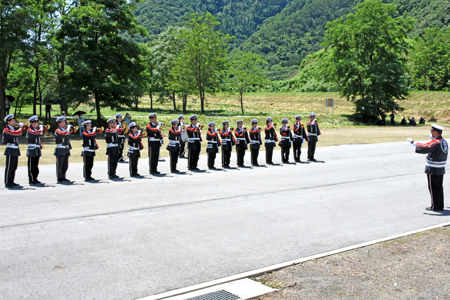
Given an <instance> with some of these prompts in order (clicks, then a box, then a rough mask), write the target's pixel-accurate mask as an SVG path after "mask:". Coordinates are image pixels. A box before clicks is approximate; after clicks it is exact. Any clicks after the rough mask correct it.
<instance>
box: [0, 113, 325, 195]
mask: <svg viewBox="0 0 450 300" xmlns="http://www.w3.org/2000/svg"><path fill="white" fill-rule="evenodd" d="M120 117H121V115H120V114H118V116H116V118H112V119H109V120H108V121H107V122H108V128H107V129H106V131H105V140H106V144H107V149H106V154H107V155H108V176H109V178H110V179H114V178H118V176H117V175H116V169H117V164H118V161H119V160H120V158H121V157H122V153H121V152H122V151H123V146H122V147H120V144H121V138H122V137H123V138H125V136H124V135H123V129H122V127H121V126H120ZM315 117H316V115H315V114H314V113H311V114H310V121H309V122H308V123H307V127H306V128H305V127H304V126H303V124H302V123H301V122H300V121H301V119H302V117H301V116H297V117H296V123H295V124H294V125H293V126H292V129H293V133H292V132H291V130H290V128H289V126H288V119H283V120H282V123H283V126H282V127H281V128H280V135H281V139H280V140H279V139H278V136H277V134H276V132H275V128H274V127H273V124H272V122H273V119H272V118H271V117H269V118H267V119H266V127H265V141H264V145H265V148H266V163H267V164H273V162H272V155H273V148H274V147H275V146H276V142H278V141H279V146H280V147H281V155H282V162H283V163H288V162H289V152H290V147H291V144H293V146H294V157H295V161H296V162H300V155H301V146H302V143H303V141H304V140H306V141H308V160H310V161H315V159H314V152H315V146H316V142H317V140H318V138H317V137H318V136H319V135H320V130H319V126H318V124H317V121H316V119H315ZM149 119H150V122H149V124H148V125H147V127H146V135H145V136H144V134H143V133H142V132H141V131H139V130H138V129H137V126H136V123H134V122H132V123H131V124H129V128H130V130H129V133H128V145H129V148H128V153H127V155H128V157H129V169H130V176H132V177H135V176H140V175H139V173H138V167H137V166H138V160H139V157H140V151H141V150H142V149H144V146H143V144H142V139H143V138H144V137H146V138H147V139H148V156H149V169H150V174H159V173H160V172H159V171H158V169H157V168H158V158H159V152H160V148H161V145H162V144H163V138H164V137H163V135H162V133H161V130H160V128H159V126H158V122H157V115H156V113H153V114H150V115H149ZM182 120H183V116H182V115H180V116H179V118H178V120H173V121H172V122H171V128H170V129H169V136H168V139H169V144H168V146H167V150H168V151H169V154H170V169H171V172H173V173H177V172H179V171H178V170H177V169H176V166H177V162H178V157H179V156H180V154H181V153H182V152H183V148H184V147H183V144H184V142H187V144H188V147H187V148H188V150H189V151H188V169H189V170H199V169H198V160H199V155H200V150H201V142H202V137H201V132H200V128H199V126H198V125H197V116H196V115H193V116H191V117H190V123H191V124H190V125H188V126H186V127H185V128H183V127H184V126H180V125H182V124H183V123H182ZM28 121H29V122H30V124H31V125H30V127H29V128H28V129H27V139H28V149H27V156H28V177H29V183H30V184H39V183H40V182H39V180H38V179H37V177H38V174H39V168H38V165H39V157H40V156H41V149H42V143H41V141H40V138H41V136H42V135H43V127H42V125H39V120H38V117H37V116H33V117H31V118H30V119H29V120H28ZM5 122H6V123H7V126H6V128H5V129H4V131H3V143H4V144H6V150H5V153H4V154H5V155H6V168H5V186H6V187H14V186H17V185H18V184H16V183H14V177H15V171H16V169H17V162H18V156H20V150H19V142H18V137H19V136H21V135H22V132H23V124H19V126H20V127H21V128H19V129H18V130H15V129H14V124H15V119H14V115H12V114H11V115H8V116H6V117H5ZM56 122H57V124H58V128H57V129H56V131H55V142H56V148H55V151H54V155H55V156H56V173H57V180H58V182H65V181H69V180H68V179H67V178H66V172H67V169H68V161H69V156H70V149H71V148H72V147H71V144H70V138H69V134H70V133H71V132H73V128H71V126H70V125H67V124H66V118H65V117H64V116H61V117H59V118H57V119H56ZM251 123H252V127H251V129H250V130H249V131H247V130H246V128H245V127H243V121H237V128H236V130H235V131H234V136H233V134H232V130H230V128H229V121H223V122H222V124H223V128H222V129H221V130H217V129H216V128H215V122H210V123H209V124H208V127H209V128H208V131H207V134H206V138H207V141H208V145H207V149H206V152H207V155H208V168H210V169H215V167H214V162H215V158H216V154H217V153H218V152H219V147H221V148H222V166H223V167H224V168H229V167H230V157H231V151H232V148H233V146H236V151H237V165H238V166H239V167H243V166H244V156H245V151H246V150H247V149H248V144H250V150H251V163H252V165H253V166H257V165H258V154H259V149H260V145H261V144H262V140H261V133H262V129H261V127H259V126H258V120H256V119H254V120H252V122H251ZM83 127H84V131H83V133H82V136H83V151H82V154H81V155H82V156H83V162H84V168H83V172H84V174H83V176H84V178H85V180H86V181H90V180H94V178H92V176H91V175H92V167H93V164H94V156H95V151H96V150H97V149H98V144H97V142H96V139H95V137H96V135H97V134H98V132H97V129H96V128H92V123H91V121H90V120H88V121H85V122H83ZM184 132H186V133H187V141H184V140H183V138H182V133H184ZM219 136H220V139H219Z"/></svg>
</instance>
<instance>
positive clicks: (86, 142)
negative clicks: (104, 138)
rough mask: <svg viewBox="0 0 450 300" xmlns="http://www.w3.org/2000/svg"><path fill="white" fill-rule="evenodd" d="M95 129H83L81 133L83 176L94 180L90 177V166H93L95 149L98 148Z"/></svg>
mask: <svg viewBox="0 0 450 300" xmlns="http://www.w3.org/2000/svg"><path fill="white" fill-rule="evenodd" d="M96 135H97V132H96V131H93V130H87V129H85V130H84V131H83V133H82V136H83V151H82V152H81V156H83V165H84V167H83V177H84V179H85V180H94V178H92V168H93V167H94V157H95V150H97V149H98V144H97V140H96V139H95V137H96Z"/></svg>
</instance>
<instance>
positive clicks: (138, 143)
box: [127, 130, 144, 177]
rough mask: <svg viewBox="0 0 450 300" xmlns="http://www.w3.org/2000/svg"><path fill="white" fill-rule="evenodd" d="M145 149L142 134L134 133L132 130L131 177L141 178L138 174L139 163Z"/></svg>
mask: <svg viewBox="0 0 450 300" xmlns="http://www.w3.org/2000/svg"><path fill="white" fill-rule="evenodd" d="M142 149H144V145H143V144H142V133H141V132H136V133H133V132H132V131H131V130H130V131H129V132H128V153H127V155H128V159H129V161H128V164H129V168H130V176H131V177H134V176H140V174H139V173H138V163H139V158H140V157H141V150H142Z"/></svg>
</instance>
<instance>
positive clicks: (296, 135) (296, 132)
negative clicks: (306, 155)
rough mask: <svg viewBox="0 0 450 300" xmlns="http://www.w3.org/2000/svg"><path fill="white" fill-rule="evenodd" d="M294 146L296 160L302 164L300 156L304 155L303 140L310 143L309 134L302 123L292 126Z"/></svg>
mask: <svg viewBox="0 0 450 300" xmlns="http://www.w3.org/2000/svg"><path fill="white" fill-rule="evenodd" d="M292 131H293V135H292V145H293V147H294V159H295V161H296V162H300V161H301V160H300V156H301V154H302V144H303V140H306V141H308V134H307V133H306V130H305V127H304V126H303V124H302V123H300V122H297V123H295V124H294V125H292Z"/></svg>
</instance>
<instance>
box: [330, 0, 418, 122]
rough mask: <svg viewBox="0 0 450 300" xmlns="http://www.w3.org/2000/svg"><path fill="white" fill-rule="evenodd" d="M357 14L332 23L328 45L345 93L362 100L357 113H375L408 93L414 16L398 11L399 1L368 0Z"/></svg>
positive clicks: (370, 115)
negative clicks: (409, 55) (400, 15)
mask: <svg viewBox="0 0 450 300" xmlns="http://www.w3.org/2000/svg"><path fill="white" fill-rule="evenodd" d="M357 8H358V11H357V13H356V14H348V15H347V16H346V17H345V18H344V17H342V18H340V19H337V20H335V21H332V22H330V23H328V24H327V33H326V36H325V43H324V45H325V46H326V47H328V51H332V55H331V61H332V62H333V63H334V64H335V68H334V69H333V71H334V75H335V78H336V81H337V82H338V83H339V84H341V85H342V89H341V93H342V95H343V96H346V97H347V99H348V100H352V101H353V102H355V104H356V114H357V115H359V116H360V117H362V118H363V119H364V120H371V119H375V118H376V117H377V116H378V115H380V114H381V113H383V112H387V111H394V110H399V109H401V107H400V106H399V105H398V103H397V102H396V101H395V99H404V97H405V96H406V95H408V90H409V80H408V76H407V58H406V56H407V54H408V51H409V49H410V41H409V40H408V37H407V34H408V33H409V32H410V31H411V30H412V29H413V24H414V20H413V19H412V18H409V17H408V18H403V17H395V16H396V15H397V11H396V6H395V5H392V4H383V3H382V1H381V0H365V1H364V2H363V3H360V4H358V6H357Z"/></svg>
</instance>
